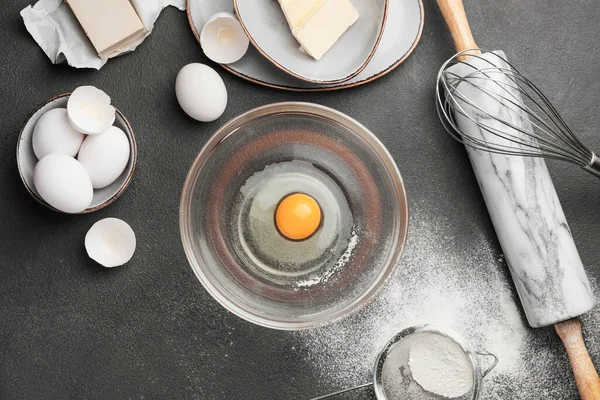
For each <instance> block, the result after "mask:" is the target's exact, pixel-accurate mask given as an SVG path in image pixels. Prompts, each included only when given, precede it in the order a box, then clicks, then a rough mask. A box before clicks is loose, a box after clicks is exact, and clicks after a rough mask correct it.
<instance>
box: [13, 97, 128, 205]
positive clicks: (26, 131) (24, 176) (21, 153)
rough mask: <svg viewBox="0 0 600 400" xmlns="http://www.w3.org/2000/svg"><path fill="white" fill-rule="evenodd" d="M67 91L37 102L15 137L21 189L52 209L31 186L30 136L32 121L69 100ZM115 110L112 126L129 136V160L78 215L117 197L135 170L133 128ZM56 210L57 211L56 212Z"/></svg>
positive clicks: (31, 150)
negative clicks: (41, 103)
mask: <svg viewBox="0 0 600 400" xmlns="http://www.w3.org/2000/svg"><path fill="white" fill-rule="evenodd" d="M69 94H70V93H67V94H61V95H60V96H56V97H54V98H52V99H50V100H48V101H47V102H46V103H44V104H43V105H41V106H40V107H39V108H38V109H36V110H35V111H34V112H33V114H31V115H30V116H29V118H28V119H27V121H25V124H24V125H23V128H22V129H21V133H20V134H19V139H18V141H17V164H18V167H19V174H20V175H21V180H22V181H23V184H24V185H25V188H26V189H27V191H28V192H29V194H31V195H32V196H33V198H34V199H36V200H37V201H38V202H39V203H41V204H43V205H44V206H46V207H48V208H50V209H52V210H54V211H58V210H56V209H55V208H54V207H52V206H51V205H49V204H48V203H46V202H45V201H44V200H43V199H42V198H41V197H40V195H39V194H38V192H37V190H36V189H35V185H34V184H33V169H34V168H35V165H36V164H37V162H38V159H37V157H36V156H35V154H34V152H33V146H32V145H31V137H32V136H33V128H34V127H35V124H36V123H37V121H38V120H39V119H40V117H41V116H42V115H44V114H45V113H46V112H47V111H50V110H53V109H55V108H61V107H62V108H66V107H67V101H68V100H69ZM116 111H117V115H116V118H115V123H114V125H115V126H117V127H119V128H121V129H122V130H123V132H125V134H126V135H127V139H129V146H130V156H129V161H128V162H127V166H126V167H125V170H124V171H123V173H122V174H121V176H119V177H118V178H117V180H116V181H114V182H113V183H111V184H110V185H108V186H107V187H105V188H102V189H94V197H93V199H92V204H91V205H90V206H89V207H88V208H87V209H86V210H84V211H82V212H81V213H80V214H86V213H90V212H93V211H96V210H99V209H101V208H104V207H106V206H107V205H109V204H110V203H112V202H113V201H115V200H116V199H117V197H119V196H120V195H121V193H123V191H125V188H127V186H128V185H129V182H130V181H131V177H132V176H133V172H134V171H135V167H136V163H137V145H136V142H135V136H134V135H133V129H131V125H129V121H127V119H126V118H125V116H124V115H123V114H121V112H120V111H119V110H116ZM59 212H60V211H59Z"/></svg>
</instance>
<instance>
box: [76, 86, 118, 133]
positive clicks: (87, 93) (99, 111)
mask: <svg viewBox="0 0 600 400" xmlns="http://www.w3.org/2000/svg"><path fill="white" fill-rule="evenodd" d="M67 115H68V116H69V121H71V124H72V125H73V126H74V127H75V129H77V130H78V131H80V132H83V133H85V134H87V135H97V134H99V133H102V132H104V131H105V130H106V129H108V127H109V126H111V125H112V124H113V123H114V122H115V108H114V107H113V106H111V105H110V97H109V96H108V95H107V94H106V93H104V92H103V91H102V90H100V89H98V88H95V87H94V86H80V87H78V88H77V89H75V90H74V91H73V93H71V95H70V96H69V100H68V101H67Z"/></svg>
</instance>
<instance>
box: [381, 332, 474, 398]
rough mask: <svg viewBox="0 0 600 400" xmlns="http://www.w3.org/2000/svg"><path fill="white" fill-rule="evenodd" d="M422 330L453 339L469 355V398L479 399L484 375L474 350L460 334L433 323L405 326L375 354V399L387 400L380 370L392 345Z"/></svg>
mask: <svg viewBox="0 0 600 400" xmlns="http://www.w3.org/2000/svg"><path fill="white" fill-rule="evenodd" d="M423 332H431V333H437V334H438V335H442V336H446V337H448V338H450V339H451V340H453V341H454V342H455V343H456V344H458V345H459V346H460V347H461V348H462V349H463V351H464V352H465V353H466V354H467V356H468V357H469V360H470V361H471V365H472V367H473V395H472V397H471V400H477V399H479V397H480V395H481V385H482V382H483V377H484V376H483V375H482V373H481V366H480V363H479V360H478V359H477V357H476V353H475V351H473V349H472V348H471V346H469V344H468V343H467V341H466V340H465V339H463V338H462V337H461V336H460V335H458V334H457V333H455V332H453V331H451V330H449V329H444V328H441V327H437V326H435V325H418V326H413V327H410V328H406V329H404V330H403V331H401V332H400V333H398V334H396V335H395V336H394V337H393V338H392V339H390V341H389V342H387V344H386V345H385V347H384V348H383V350H381V353H379V355H378V356H377V360H375V365H374V366H373V388H374V390H375V397H376V398H377V400H387V396H386V394H385V391H384V388H383V381H382V371H383V364H385V359H386V357H387V355H388V353H389V351H390V349H391V348H392V346H394V345H395V344H396V343H398V342H400V341H402V340H403V339H405V338H407V337H409V336H411V335H414V334H416V333H423Z"/></svg>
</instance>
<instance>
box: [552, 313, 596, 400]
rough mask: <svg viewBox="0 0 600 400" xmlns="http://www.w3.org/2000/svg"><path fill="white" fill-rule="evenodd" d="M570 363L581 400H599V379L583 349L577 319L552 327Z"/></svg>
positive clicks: (579, 323) (584, 348) (587, 354)
mask: <svg viewBox="0 0 600 400" xmlns="http://www.w3.org/2000/svg"><path fill="white" fill-rule="evenodd" d="M554 329H556V333H558V336H560V339H561V340H562V342H563V344H564V345H565V349H567V353H568V354H569V360H570V361H571V367H572V368H573V375H574V376H575V382H577V389H579V395H580V396H581V399H582V400H600V378H599V377H598V372H596V368H595V367H594V364H593V363H592V359H591V358H590V355H589V353H588V351H587V348H586V347H585V343H584V341H583V336H582V334H581V322H580V321H579V318H573V319H570V320H568V321H565V322H560V323H558V324H555V325H554Z"/></svg>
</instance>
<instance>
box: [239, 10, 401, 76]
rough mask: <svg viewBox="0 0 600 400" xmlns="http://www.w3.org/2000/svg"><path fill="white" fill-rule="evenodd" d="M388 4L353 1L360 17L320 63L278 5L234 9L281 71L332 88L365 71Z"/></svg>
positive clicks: (385, 15)
mask: <svg viewBox="0 0 600 400" xmlns="http://www.w3.org/2000/svg"><path fill="white" fill-rule="evenodd" d="M388 1H389V0H352V5H353V6H354V8H356V10H357V11H358V13H359V15H360V17H359V18H358V20H357V21H356V22H355V23H354V24H353V25H352V26H351V27H350V28H348V30H347V31H346V32H345V33H344V34H343V35H342V36H341V37H340V39H339V40H338V41H337V42H336V43H335V44H334V45H333V47H331V49H329V51H328V52H327V53H325V54H324V55H323V57H322V58H321V59H320V60H318V61H317V60H315V59H313V58H312V57H311V56H309V55H308V54H306V53H305V52H304V51H302V50H301V49H300V45H299V43H298V41H297V40H296V39H295V38H294V36H293V35H292V32H291V31H290V27H289V25H288V23H287V21H286V19H285V15H284V14H283V11H282V10H281V7H280V5H279V2H278V1H275V0H233V6H234V9H235V12H236V14H237V16H238V19H239V20H240V23H241V24H242V28H243V29H244V31H245V32H246V34H247V35H248V38H249V39H250V41H251V42H252V44H253V45H254V47H256V49H257V50H258V51H259V52H260V53H261V54H262V55H263V56H264V57H266V58H267V59H268V60H269V61H271V62H272V63H273V64H274V65H275V66H276V67H277V68H280V69H281V70H283V71H284V72H286V73H288V74H290V75H292V76H294V77H296V78H298V79H301V80H305V81H308V82H312V83H318V84H332V83H339V82H345V81H347V80H349V79H352V78H353V77H355V76H356V75H358V74H359V73H360V72H361V71H362V70H363V69H365V67H366V66H367V64H368V63H369V61H370V60H371V58H372V57H373V55H374V54H375V51H376V50H377V47H378V46H379V42H380V40H381V36H382V34H383V29H384V27H385V20H386V17H387V10H388Z"/></svg>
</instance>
